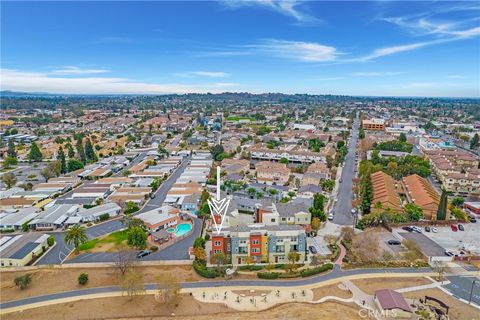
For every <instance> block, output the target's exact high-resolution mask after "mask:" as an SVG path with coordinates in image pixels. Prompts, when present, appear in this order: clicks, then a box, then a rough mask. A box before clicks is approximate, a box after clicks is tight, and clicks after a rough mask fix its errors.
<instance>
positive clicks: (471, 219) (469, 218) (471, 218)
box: [468, 216, 477, 223]
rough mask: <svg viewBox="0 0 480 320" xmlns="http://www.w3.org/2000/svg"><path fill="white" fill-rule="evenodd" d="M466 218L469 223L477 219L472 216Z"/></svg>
mask: <svg viewBox="0 0 480 320" xmlns="http://www.w3.org/2000/svg"><path fill="white" fill-rule="evenodd" d="M468 220H469V221H470V222H471V223H477V219H475V218H474V217H472V216H470V217H468Z"/></svg>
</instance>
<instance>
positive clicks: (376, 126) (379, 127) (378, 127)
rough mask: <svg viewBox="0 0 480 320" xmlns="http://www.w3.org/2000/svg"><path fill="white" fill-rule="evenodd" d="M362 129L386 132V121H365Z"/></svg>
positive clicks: (374, 119)
mask: <svg viewBox="0 0 480 320" xmlns="http://www.w3.org/2000/svg"><path fill="white" fill-rule="evenodd" d="M362 128H363V129H364V130H371V131H385V120H384V119H376V118H373V119H365V120H363V121H362Z"/></svg>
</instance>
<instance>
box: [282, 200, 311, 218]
mask: <svg viewBox="0 0 480 320" xmlns="http://www.w3.org/2000/svg"><path fill="white" fill-rule="evenodd" d="M275 207H276V208H277V212H278V214H279V215H280V217H293V216H294V215H295V213H297V212H300V211H302V212H308V207H306V206H305V205H304V204H301V203H293V202H291V203H276V204H275Z"/></svg>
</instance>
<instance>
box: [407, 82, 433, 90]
mask: <svg viewBox="0 0 480 320" xmlns="http://www.w3.org/2000/svg"><path fill="white" fill-rule="evenodd" d="M437 85H438V83H436V82H412V83H407V84H405V85H403V86H402V88H404V89H415V88H432V87H435V86H437Z"/></svg>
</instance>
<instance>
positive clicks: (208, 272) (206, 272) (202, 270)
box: [193, 261, 219, 278]
mask: <svg viewBox="0 0 480 320" xmlns="http://www.w3.org/2000/svg"><path fill="white" fill-rule="evenodd" d="M193 269H195V271H196V272H197V273H198V274H199V275H201V276H202V277H204V278H216V277H218V276H219V274H218V272H217V270H214V269H209V268H207V266H206V265H204V264H202V263H200V262H197V261H194V262H193Z"/></svg>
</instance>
